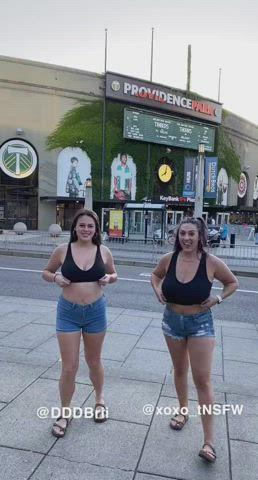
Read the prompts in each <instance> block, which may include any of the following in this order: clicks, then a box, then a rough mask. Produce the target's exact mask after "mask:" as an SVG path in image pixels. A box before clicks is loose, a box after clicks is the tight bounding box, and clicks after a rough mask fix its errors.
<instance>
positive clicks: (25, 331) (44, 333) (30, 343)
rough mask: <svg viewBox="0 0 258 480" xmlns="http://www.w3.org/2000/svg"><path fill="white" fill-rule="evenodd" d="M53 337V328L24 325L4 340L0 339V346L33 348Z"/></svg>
mask: <svg viewBox="0 0 258 480" xmlns="http://www.w3.org/2000/svg"><path fill="white" fill-rule="evenodd" d="M52 336H53V328H52V327H50V326H48V325H35V324H30V325H26V326H24V327H22V328H20V329H19V330H16V332H13V333H11V334H10V335H8V336H7V337H5V338H2V339H0V345H6V346H9V347H24V348H34V347H37V346H38V345H40V344H42V343H43V342H44V341H45V340H47V339H48V338H50V337H52Z"/></svg>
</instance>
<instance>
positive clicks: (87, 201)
mask: <svg viewBox="0 0 258 480" xmlns="http://www.w3.org/2000/svg"><path fill="white" fill-rule="evenodd" d="M84 186H85V197H84V208H86V209H87V210H92V182H91V178H87V180H86V182H85V184H84Z"/></svg>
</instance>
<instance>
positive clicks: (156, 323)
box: [150, 315, 163, 329]
mask: <svg viewBox="0 0 258 480" xmlns="http://www.w3.org/2000/svg"><path fill="white" fill-rule="evenodd" d="M162 317H163V315H160V317H159V318H154V319H153V320H152V321H151V324H150V327H155V328H160V329H161V323H162Z"/></svg>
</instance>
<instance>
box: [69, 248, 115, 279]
mask: <svg viewBox="0 0 258 480" xmlns="http://www.w3.org/2000/svg"><path fill="white" fill-rule="evenodd" d="M61 273H62V275H63V277H65V278H67V279H68V280H70V281H71V282H72V283H79V282H97V281H98V280H99V279H100V278H102V277H104V275H105V273H106V270H105V265H104V262H103V259H102V256H101V252H100V246H99V245H98V246H97V253H96V257H95V262H94V265H92V267H91V268H89V270H82V269H81V268H79V267H78V265H76V263H75V261H74V259H73V256H72V250H71V243H70V242H69V244H68V247H67V253H66V257H65V259H64V263H63V265H62V267H61Z"/></svg>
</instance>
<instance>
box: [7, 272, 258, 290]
mask: <svg viewBox="0 0 258 480" xmlns="http://www.w3.org/2000/svg"><path fill="white" fill-rule="evenodd" d="M0 270H10V271H11V272H26V273H42V270H30V269H28V268H12V267H0ZM140 275H143V276H150V274H148V273H146V274H140ZM118 280H122V281H124V282H139V283H150V280H143V279H140V278H127V277H118ZM212 288H213V289H214V290H223V287H214V286H213V287H212ZM237 292H240V293H256V294H258V290H244V289H242V288H238V289H237Z"/></svg>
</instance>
